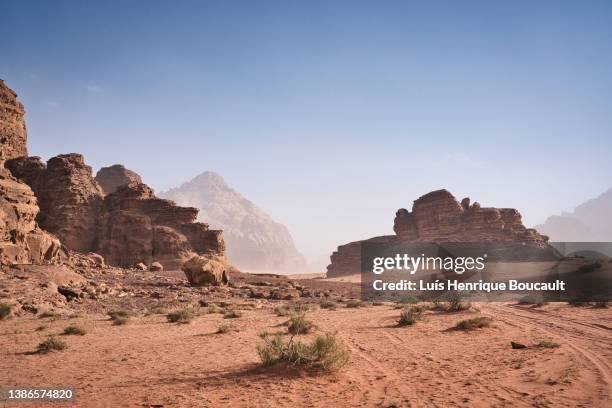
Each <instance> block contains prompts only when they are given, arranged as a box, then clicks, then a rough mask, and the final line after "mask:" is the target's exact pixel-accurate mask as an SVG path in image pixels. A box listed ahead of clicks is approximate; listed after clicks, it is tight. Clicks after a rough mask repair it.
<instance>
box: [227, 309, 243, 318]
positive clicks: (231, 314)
mask: <svg viewBox="0 0 612 408" xmlns="http://www.w3.org/2000/svg"><path fill="white" fill-rule="evenodd" d="M239 317H242V313H241V312H239V311H238V310H228V311H227V312H225V313H224V314H223V318H224V319H238V318H239Z"/></svg>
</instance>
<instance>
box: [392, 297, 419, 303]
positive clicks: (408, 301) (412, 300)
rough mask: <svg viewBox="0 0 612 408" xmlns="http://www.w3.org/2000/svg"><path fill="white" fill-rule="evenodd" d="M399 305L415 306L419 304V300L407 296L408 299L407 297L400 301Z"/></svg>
mask: <svg viewBox="0 0 612 408" xmlns="http://www.w3.org/2000/svg"><path fill="white" fill-rule="evenodd" d="M397 303H400V304H402V305H414V304H416V303H419V299H417V298H415V297H413V296H407V297H405V298H403V299H400V301H399V302H397Z"/></svg>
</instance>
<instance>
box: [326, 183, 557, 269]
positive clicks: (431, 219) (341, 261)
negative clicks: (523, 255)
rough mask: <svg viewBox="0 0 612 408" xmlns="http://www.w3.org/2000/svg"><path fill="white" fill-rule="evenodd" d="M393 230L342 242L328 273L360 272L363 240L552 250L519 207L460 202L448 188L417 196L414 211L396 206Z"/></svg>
mask: <svg viewBox="0 0 612 408" xmlns="http://www.w3.org/2000/svg"><path fill="white" fill-rule="evenodd" d="M393 230H394V232H395V235H387V236H382V237H376V238H372V239H370V240H364V241H355V242H351V243H349V244H346V245H341V246H339V247H338V250H337V251H336V252H334V253H333V254H332V256H331V264H330V265H329V266H328V267H327V276H329V277H332V276H341V275H349V274H355V273H359V272H360V270H361V247H362V244H363V243H364V242H380V243H394V242H397V243H407V242H410V243H418V242H455V243H499V244H502V243H506V244H513V243H520V244H525V245H526V246H527V247H528V248H531V249H532V250H531V251H530V252H529V256H533V254H534V253H536V254H537V253H538V251H540V250H541V252H542V253H543V254H550V251H553V250H552V249H551V248H550V246H549V245H548V243H547V242H548V237H546V236H544V235H540V234H539V233H538V232H537V231H536V230H535V229H532V228H526V227H525V226H524V225H523V223H522V221H521V214H520V213H519V212H518V211H517V210H515V209H512V208H484V207H481V206H480V204H479V203H477V202H475V203H473V204H470V199H469V198H464V199H463V200H462V201H461V202H459V201H457V199H455V197H454V196H453V195H452V194H451V193H449V192H448V191H446V190H437V191H432V192H431V193H428V194H425V195H424V196H422V197H420V198H418V199H417V200H415V201H414V204H413V206H412V211H408V210H407V209H405V208H401V209H399V210H397V212H396V214H395V220H394V225H393Z"/></svg>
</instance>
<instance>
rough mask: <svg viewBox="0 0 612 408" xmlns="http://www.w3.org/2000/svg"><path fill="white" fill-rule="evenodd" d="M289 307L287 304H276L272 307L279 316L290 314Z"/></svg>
mask: <svg viewBox="0 0 612 408" xmlns="http://www.w3.org/2000/svg"><path fill="white" fill-rule="evenodd" d="M291 312H292V310H291V308H289V307H287V306H278V307H275V308H274V313H276V315H277V316H279V317H285V316H289V315H290V314H291Z"/></svg>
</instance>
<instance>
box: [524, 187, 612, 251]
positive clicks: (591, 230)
mask: <svg viewBox="0 0 612 408" xmlns="http://www.w3.org/2000/svg"><path fill="white" fill-rule="evenodd" d="M535 228H536V229H537V230H538V231H539V232H541V233H542V234H545V235H548V236H549V237H550V240H551V241H570V242H571V241H584V242H590V241H612V189H610V190H608V191H606V192H605V193H603V194H602V195H600V196H599V197H597V198H594V199H592V200H589V201H587V202H585V203H584V204H580V205H579V206H578V207H576V209H575V210H574V211H573V212H571V213H563V214H561V215H553V216H551V217H548V219H547V220H546V222H544V224H541V225H536V227H535Z"/></svg>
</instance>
